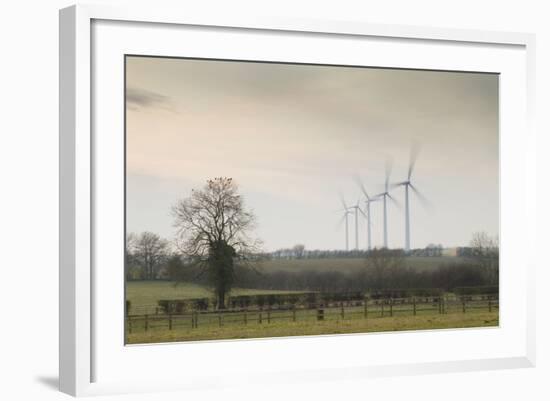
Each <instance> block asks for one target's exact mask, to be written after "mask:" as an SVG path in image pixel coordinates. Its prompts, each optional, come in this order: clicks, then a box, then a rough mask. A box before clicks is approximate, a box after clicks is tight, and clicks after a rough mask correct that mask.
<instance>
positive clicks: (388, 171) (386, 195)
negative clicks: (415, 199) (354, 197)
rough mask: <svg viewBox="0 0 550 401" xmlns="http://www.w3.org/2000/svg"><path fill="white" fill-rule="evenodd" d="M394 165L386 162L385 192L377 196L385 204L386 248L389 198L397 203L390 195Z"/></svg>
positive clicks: (385, 246) (385, 242) (386, 242)
mask: <svg viewBox="0 0 550 401" xmlns="http://www.w3.org/2000/svg"><path fill="white" fill-rule="evenodd" d="M391 169H392V164H391V162H390V161H389V160H388V161H386V180H385V181H384V192H382V193H380V194H378V195H375V197H376V198H382V201H383V204H384V248H387V247H388V204H387V203H388V198H389V199H390V200H392V201H393V202H394V203H396V201H395V199H394V198H393V197H392V196H391V195H390V193H389V183H390V174H391Z"/></svg>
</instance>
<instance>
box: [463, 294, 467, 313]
mask: <svg viewBox="0 0 550 401" xmlns="http://www.w3.org/2000/svg"><path fill="white" fill-rule="evenodd" d="M462 313H466V300H465V299H464V297H462Z"/></svg>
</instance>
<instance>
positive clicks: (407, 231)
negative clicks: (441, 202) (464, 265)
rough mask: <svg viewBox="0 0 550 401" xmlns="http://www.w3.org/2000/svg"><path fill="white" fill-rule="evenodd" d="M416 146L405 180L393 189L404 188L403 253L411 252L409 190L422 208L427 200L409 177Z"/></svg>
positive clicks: (415, 149)
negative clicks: (418, 200) (421, 204)
mask: <svg viewBox="0 0 550 401" xmlns="http://www.w3.org/2000/svg"><path fill="white" fill-rule="evenodd" d="M418 151H419V148H418V146H416V145H414V146H413V147H412V148H411V154H410V158H409V170H408V172H407V179H406V180H405V181H403V182H398V183H397V184H394V185H393V187H399V186H404V187H405V252H409V251H410V250H411V225H410V210H409V188H410V189H411V190H412V191H413V192H414V193H415V195H416V196H417V197H418V198H419V199H420V201H421V203H423V204H424V206H426V205H428V204H429V202H428V200H427V199H426V198H425V197H424V195H422V194H421V193H420V192H419V191H418V189H417V188H416V187H415V186H414V185H413V184H412V182H411V176H412V173H413V169H414V165H415V164H416V158H417V157H418Z"/></svg>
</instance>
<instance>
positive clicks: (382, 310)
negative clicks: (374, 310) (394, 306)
mask: <svg viewBox="0 0 550 401" xmlns="http://www.w3.org/2000/svg"><path fill="white" fill-rule="evenodd" d="M380 305H382V308H381V309H380V316H381V317H384V301H382V303H381V304H380Z"/></svg>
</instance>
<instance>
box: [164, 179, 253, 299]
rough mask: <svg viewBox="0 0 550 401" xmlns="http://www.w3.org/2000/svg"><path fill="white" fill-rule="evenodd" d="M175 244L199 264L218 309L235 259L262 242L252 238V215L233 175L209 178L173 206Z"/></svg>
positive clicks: (243, 257)
mask: <svg viewBox="0 0 550 401" xmlns="http://www.w3.org/2000/svg"><path fill="white" fill-rule="evenodd" d="M172 213H173V216H174V226H175V227H176V230H177V246H178V248H179V249H180V250H181V252H182V253H183V254H184V255H185V256H186V257H187V258H189V259H190V260H191V261H192V264H194V265H198V266H200V267H201V274H206V277H207V281H208V283H209V285H211V286H212V287H213V289H214V293H215V295H216V303H217V306H218V308H219V309H224V308H225V298H226V296H227V295H228V294H229V292H230V291H231V288H232V285H233V282H234V280H235V268H234V267H235V266H234V264H235V261H247V260H248V261H250V260H251V256H252V255H253V254H254V253H257V252H258V251H259V247H260V244H261V242H260V241H259V240H258V239H254V238H252V237H251V235H250V233H251V231H252V230H253V229H254V228H255V225H256V223H255V220H256V219H255V216H254V215H253V213H252V212H251V211H247V210H245V207H244V202H243V198H242V196H241V195H239V193H238V187H237V185H236V184H235V182H234V181H233V179H232V178H225V177H223V178H222V177H219V178H214V179H212V180H208V181H207V182H206V185H205V186H204V187H203V188H202V189H200V190H192V191H191V196H190V197H188V198H186V199H183V200H180V201H178V202H177V203H176V204H175V205H174V207H173V208H172Z"/></svg>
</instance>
